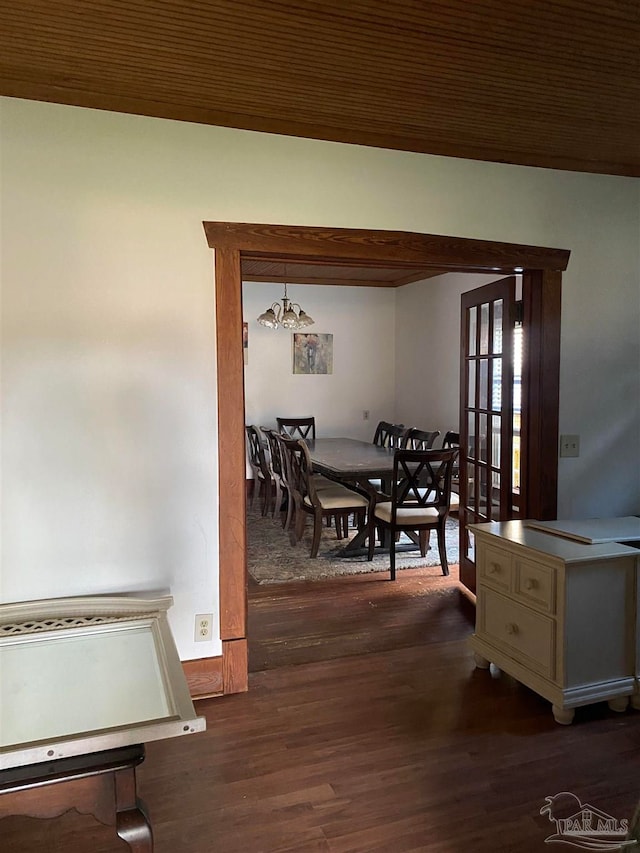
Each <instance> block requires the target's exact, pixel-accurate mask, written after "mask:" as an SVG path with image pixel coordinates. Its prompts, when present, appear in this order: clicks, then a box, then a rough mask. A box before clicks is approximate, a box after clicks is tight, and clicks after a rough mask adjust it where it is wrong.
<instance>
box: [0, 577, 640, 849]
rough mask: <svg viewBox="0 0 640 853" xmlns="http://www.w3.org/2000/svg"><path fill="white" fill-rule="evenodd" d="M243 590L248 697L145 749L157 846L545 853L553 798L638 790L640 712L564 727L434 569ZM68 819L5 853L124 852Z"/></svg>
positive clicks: (109, 835)
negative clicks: (504, 665)
mask: <svg viewBox="0 0 640 853" xmlns="http://www.w3.org/2000/svg"><path fill="white" fill-rule="evenodd" d="M431 583H432V586H433V589H431V588H430V581H429V580H428V579H425V577H424V576H423V577H421V578H420V577H417V573H413V575H412V574H411V573H402V574H401V575H400V577H399V579H398V581H397V582H396V583H395V584H392V583H390V582H389V581H384V580H381V579H380V578H378V579H375V581H373V580H371V579H370V578H366V577H362V576H360V577H356V578H354V577H351V578H344V579H340V581H321V582H315V583H313V584H312V585H311V586H309V584H290V585H283V586H279V587H277V588H276V587H268V588H265V587H260V588H257V589H256V588H254V587H252V588H251V591H250V621H249V627H250V647H251V670H252V671H251V674H250V690H249V692H248V693H247V694H242V695H236V696H228V697H225V698H220V699H210V700H206V701H202V702H199V703H197V707H198V711H199V713H201V714H203V715H205V716H206V718H207V731H206V732H205V733H203V734H199V735H193V736H188V737H186V738H183V739H176V740H172V741H162V742H157V743H152V744H149V745H148V748H147V759H146V761H145V763H144V764H143V765H142V767H141V768H140V770H139V788H140V793H141V795H142V796H143V797H144V799H145V800H146V802H147V805H148V807H149V812H150V815H151V819H152V822H153V826H154V831H155V841H156V848H155V849H156V853H318V851H328V853H417V851H432V853H463V852H464V853H466V851H474V853H494V852H495V853H512V851H513V852H514V853H515V851H522V853H533V851H537V853H541V852H542V851H544V850H549V849H551V847H554V848H557V849H559V850H563V849H567V850H569V849H574V848H569V847H567V846H566V845H563V844H559V845H547V844H545V838H547V837H548V836H550V835H551V834H552V833H553V832H554V825H553V824H552V823H550V821H549V820H548V818H547V817H546V816H543V815H540V813H539V812H540V808H541V806H542V805H543V804H544V800H545V797H547V796H552V795H554V794H556V793H558V792H560V791H571V792H573V793H575V794H576V796H578V797H579V798H580V799H581V800H582V802H583V803H589V804H591V805H593V806H595V807H597V808H600V809H602V810H603V811H605V812H608V813H610V814H611V815H613V816H615V817H617V818H628V817H630V816H631V814H632V812H633V810H634V808H635V803H636V801H637V799H638V796H639V795H640V773H639V772H638V770H639V768H640V749H639V748H640V714H638V713H635V712H631V711H629V712H627V713H625V714H621V715H618V714H614V713H613V712H611V711H609V709H608V708H607V706H606V705H604V704H603V705H596V706H592V707H591V708H588V709H579V710H578V712H577V714H576V722H575V723H574V725H573V726H570V727H563V726H558V725H557V724H556V723H555V722H554V721H553V717H552V715H551V712H550V708H549V705H548V703H547V702H545V701H544V700H542V699H540V698H539V697H537V696H536V695H535V694H533V693H532V692H531V691H529V690H527V689H526V688H524V687H522V686H520V685H518V684H517V683H516V682H514V681H513V680H512V679H511V678H509V677H507V676H504V675H500V674H499V673H496V672H494V673H489V672H486V671H479V670H475V669H474V667H473V661H472V657H471V654H470V652H469V649H468V644H467V640H468V636H469V634H470V633H471V631H472V625H471V621H470V615H471V614H470V612H469V606H468V602H467V600H466V599H465V598H463V597H462V596H461V594H460V593H459V591H458V589H457V587H456V586H455V583H454V584H451V585H450V586H447V585H446V584H443V582H441V581H439V580H438V579H437V577H436V576H435V575H434V580H433V581H432V582H431ZM127 849H128V848H127V847H126V845H125V844H124V843H123V842H121V841H119V840H118V839H117V837H116V836H115V834H114V832H113V830H112V829H111V828H109V827H102V826H100V825H99V824H98V823H97V822H96V821H95V820H93V818H90V817H87V816H80V815H78V814H76V813H74V812H71V813H68V814H67V815H64V816H63V817H61V818H59V819H56V820H49V821H38V820H33V819H29V818H23V817H10V818H6V819H4V820H3V821H0V851H1V852H2V853H5V851H6V853H27V851H29V853H40V851H42V853H44V851H47V853H58V851H59V853H63V851H64V853H80V851H91V853H116V851H126V850H127Z"/></svg>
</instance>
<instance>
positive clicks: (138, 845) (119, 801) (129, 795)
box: [115, 767, 153, 853]
mask: <svg viewBox="0 0 640 853" xmlns="http://www.w3.org/2000/svg"><path fill="white" fill-rule="evenodd" d="M115 799H116V832H117V833H118V835H119V836H120V838H122V839H123V841H126V842H127V844H128V845H129V848H130V849H131V850H133V851H134V853H153V833H152V831H151V824H150V823H149V819H148V817H147V810H146V807H145V804H144V803H143V802H142V800H141V799H139V797H138V796H137V795H136V771H135V768H134V767H127V768H125V769H123V770H118V771H117V772H116V774H115Z"/></svg>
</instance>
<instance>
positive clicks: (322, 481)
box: [311, 474, 340, 491]
mask: <svg viewBox="0 0 640 853" xmlns="http://www.w3.org/2000/svg"><path fill="white" fill-rule="evenodd" d="M311 479H312V480H313V485H314V486H315V487H316V491H317V490H318V489H332V488H333V487H334V486H339V485H340V483H336V481H335V480H330V479H329V478H328V477H325V476H324V474H312V475H311Z"/></svg>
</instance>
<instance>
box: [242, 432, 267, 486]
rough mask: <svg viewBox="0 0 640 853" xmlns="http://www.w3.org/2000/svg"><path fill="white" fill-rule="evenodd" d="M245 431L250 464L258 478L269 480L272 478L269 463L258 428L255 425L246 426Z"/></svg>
mask: <svg viewBox="0 0 640 853" xmlns="http://www.w3.org/2000/svg"><path fill="white" fill-rule="evenodd" d="M245 431H246V434H247V449H248V452H249V464H250V465H251V467H252V469H253V472H254V474H255V476H256V477H265V478H268V477H269V476H270V471H269V463H268V462H267V457H266V454H265V452H264V446H263V444H262V439H261V438H260V433H259V432H258V429H257V427H255V426H254V425H253V424H248V425H247V426H245Z"/></svg>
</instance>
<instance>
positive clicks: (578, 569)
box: [469, 519, 640, 725]
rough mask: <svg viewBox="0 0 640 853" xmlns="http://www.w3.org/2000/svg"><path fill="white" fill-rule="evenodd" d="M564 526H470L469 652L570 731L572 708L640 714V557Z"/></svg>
mask: <svg viewBox="0 0 640 853" xmlns="http://www.w3.org/2000/svg"><path fill="white" fill-rule="evenodd" d="M599 521H600V522H601V521H602V520H599ZM612 521H614V520H612ZM566 526H567V527H568V528H569V527H570V526H571V525H570V522H566ZM562 527H563V523H562V522H556V523H555V524H554V530H553V533H551V532H545V531H543V530H540V529H534V528H532V527H530V526H528V522H526V521H506V522H490V523H488V524H476V525H470V526H469V529H470V531H472V533H473V534H474V536H475V549H476V565H477V573H478V575H477V576H478V587H477V603H476V630H475V634H474V635H473V637H472V638H471V647H472V649H473V651H474V655H475V660H476V665H477V666H478V667H481V668H488V667H489V664H490V663H493V664H495V665H496V666H497V667H499V668H500V669H502V670H503V671H504V672H506V673H508V674H509V675H512V676H513V677H514V678H516V679H517V680H518V681H520V682H522V683H523V684H525V685H527V687H530V688H531V689H532V690H534V691H535V692H536V693H538V694H539V695H540V696H543V697H544V698H545V699H548V700H549V701H550V702H551V703H552V708H553V715H554V717H555V719H556V721H557V722H558V723H562V724H565V725H568V724H570V723H571V722H572V721H573V717H574V709H575V708H576V707H579V706H581V705H588V704H591V703H593V702H599V701H602V700H606V701H608V703H609V706H610V707H611V708H612V709H613V710H615V711H623V710H625V708H626V707H627V705H628V702H629V697H631V702H632V705H633V706H634V707H637V708H640V694H639V693H638V683H639V667H640V654H639V649H638V636H639V633H640V626H639V624H638V623H639V619H638V615H637V604H636V602H637V587H638V557H639V556H640V551H639V550H637V548H634V547H632V546H630V545H625V544H623V543H619V542H598V543H594V544H586V543H584V542H579V541H576V540H575V538H565V537H564V536H563V535H562ZM603 527H606V525H602V524H601V523H599V524H598V532H599V534H600V536H599V538H602V537H603V536H604V533H603ZM631 528H633V525H631ZM631 528H629V529H627V531H626V533H627V536H626V538H627V539H628V540H629V539H632V538H636V539H638V540H640V519H637V528H634V529H631ZM616 529H617V528H616Z"/></svg>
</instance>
